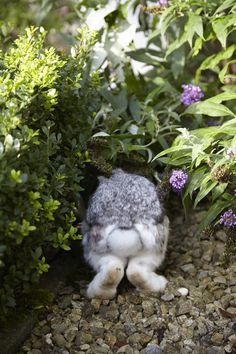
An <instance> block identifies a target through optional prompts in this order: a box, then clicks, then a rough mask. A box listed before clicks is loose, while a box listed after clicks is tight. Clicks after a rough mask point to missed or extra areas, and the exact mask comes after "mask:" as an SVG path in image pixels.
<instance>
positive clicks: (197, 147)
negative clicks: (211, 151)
mask: <svg viewBox="0 0 236 354" xmlns="http://www.w3.org/2000/svg"><path fill="white" fill-rule="evenodd" d="M203 151H204V146H203V144H194V145H193V148H192V162H194V161H195V160H196V159H197V157H198V156H199V155H200V154H202V153H203Z"/></svg>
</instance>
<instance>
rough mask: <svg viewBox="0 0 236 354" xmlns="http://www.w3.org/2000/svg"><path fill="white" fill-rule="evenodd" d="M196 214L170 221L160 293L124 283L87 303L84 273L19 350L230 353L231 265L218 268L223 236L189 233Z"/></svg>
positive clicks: (235, 344) (234, 300)
mask: <svg viewBox="0 0 236 354" xmlns="http://www.w3.org/2000/svg"><path fill="white" fill-rule="evenodd" d="M202 217H204V215H203V213H202V212H198V213H195V214H193V215H192V217H191V218H190V221H189V222H188V223H186V222H185V221H184V218H183V216H178V217H177V218H176V217H175V218H174V221H173V222H172V230H171V235H170V240H169V245H168V252H167V258H166V261H165V264H164V268H163V271H162V273H163V274H164V275H165V276H166V277H167V278H168V280H169V284H168V287H167V289H166V291H165V293H164V294H150V295H144V294H140V293H138V292H136V291H135V290H134V288H133V287H132V286H131V285H130V284H129V283H128V282H127V281H126V280H124V281H122V283H121V285H120V287H119V291H118V295H117V297H116V298H115V299H114V300H103V301H101V300H96V299H93V300H88V299H86V297H85V288H86V284H87V283H88V280H86V279H85V278H86V276H85V275H86V274H87V272H88V271H87V270H86V269H85V268H84V269H83V268H82V269H80V271H79V273H78V274H79V275H78V279H77V280H76V281H75V282H74V283H72V284H71V285H68V284H67V285H65V284H64V285H63V284H62V286H61V290H60V291H59V293H58V296H57V298H56V301H55V303H54V304H53V306H52V307H51V309H50V312H49V313H47V314H45V316H44V318H41V320H40V322H39V323H38V324H37V326H36V327H35V328H34V330H33V332H32V335H31V337H30V338H29V339H28V340H27V341H26V342H25V343H24V345H23V347H22V349H21V351H20V352H19V353H28V354H49V353H61V354H82V353H96V354H99V353H127V354H132V353H134V354H136V353H143V354H172V353H173V354H185V353H196V354H224V353H236V264H235V263H234V264H231V265H230V266H229V267H228V268H227V269H224V268H222V267H221V263H220V260H221V256H222V254H223V251H224V241H225V235H224V233H223V232H222V231H220V232H218V233H217V234H216V235H215V237H214V238H213V239H211V240H209V238H207V237H204V238H201V239H200V240H199V238H197V237H196V236H194V233H195V231H196V225H197V223H198V222H199V221H200V220H201V219H202ZM90 278H92V273H91V274H90Z"/></svg>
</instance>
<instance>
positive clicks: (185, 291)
mask: <svg viewBox="0 0 236 354" xmlns="http://www.w3.org/2000/svg"><path fill="white" fill-rule="evenodd" d="M177 292H178V294H179V295H181V296H187V295H188V289H187V288H179V289H178V290H177Z"/></svg>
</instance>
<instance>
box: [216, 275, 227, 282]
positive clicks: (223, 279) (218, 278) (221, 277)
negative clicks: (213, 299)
mask: <svg viewBox="0 0 236 354" xmlns="http://www.w3.org/2000/svg"><path fill="white" fill-rule="evenodd" d="M213 281H214V283H218V284H226V283H227V280H226V279H225V277H223V276H221V275H220V276H218V277H215V278H214V279H213Z"/></svg>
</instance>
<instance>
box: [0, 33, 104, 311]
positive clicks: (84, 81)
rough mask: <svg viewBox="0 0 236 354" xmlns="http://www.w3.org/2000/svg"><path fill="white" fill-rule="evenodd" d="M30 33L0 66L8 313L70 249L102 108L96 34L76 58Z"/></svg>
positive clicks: (0, 224)
mask: <svg viewBox="0 0 236 354" xmlns="http://www.w3.org/2000/svg"><path fill="white" fill-rule="evenodd" d="M45 35H46V32H45V31H44V30H43V29H42V28H40V29H36V28H28V29H26V31H25V33H24V34H23V35H21V36H20V37H19V38H18V39H17V40H16V41H15V43H14V44H13V45H12V46H11V48H9V50H8V51H7V52H6V53H3V52H1V63H0V70H1V76H0V105H1V111H0V183H1V191H0V200H1V208H0V280H1V284H2V285H1V289H0V302H1V311H3V310H4V311H6V308H7V307H12V306H14V305H15V296H16V294H17V293H18V292H21V291H22V290H26V289H27V288H28V287H29V285H30V284H31V283H32V282H35V281H37V280H38V278H39V276H40V275H41V274H42V273H44V272H46V271H47V270H48V268H49V265H48V264H47V255H48V254H49V251H50V250H51V249H53V248H61V249H63V250H69V249H70V240H75V239H78V238H79V237H80V236H79V234H78V229H77V228H76V227H74V226H73V225H74V222H75V220H76V209H77V201H78V197H79V193H80V191H81V189H82V188H81V179H82V178H83V169H84V165H85V163H86V161H88V153H87V152H86V142H87V140H88V139H89V138H90V136H91V134H92V125H93V117H94V112H96V111H97V109H98V107H99V98H98V95H97V88H98V86H99V76H98V74H97V73H96V72H90V68H89V60H90V59H89V56H90V51H91V49H92V47H93V45H94V42H95V33H89V32H88V31H87V30H86V29H83V30H80V31H79V33H78V36H77V38H76V40H77V44H76V46H74V47H73V48H72V49H71V54H70V55H63V54H60V53H57V52H56V50H55V49H54V48H47V47H45V45H44V40H45Z"/></svg>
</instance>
